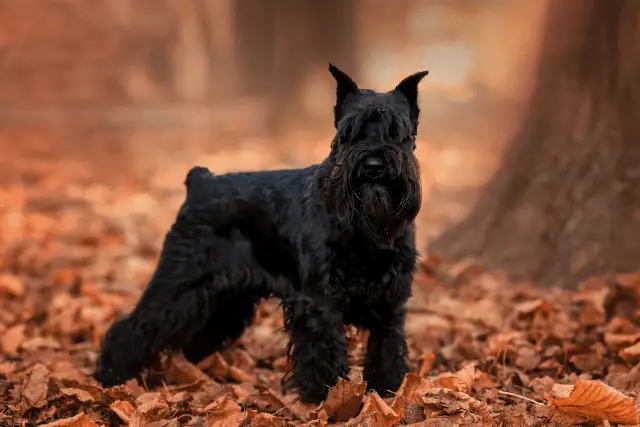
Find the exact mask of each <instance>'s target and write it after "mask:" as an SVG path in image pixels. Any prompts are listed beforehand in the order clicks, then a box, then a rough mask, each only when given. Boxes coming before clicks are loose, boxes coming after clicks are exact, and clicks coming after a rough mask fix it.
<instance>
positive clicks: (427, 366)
mask: <svg viewBox="0 0 640 427" xmlns="http://www.w3.org/2000/svg"><path fill="white" fill-rule="evenodd" d="M435 360H436V355H435V353H433V352H431V353H427V354H425V355H424V356H422V363H421V364H420V370H419V371H418V375H419V376H421V377H424V376H425V375H427V374H428V373H429V371H431V369H432V368H433V363H434V362H435Z"/></svg>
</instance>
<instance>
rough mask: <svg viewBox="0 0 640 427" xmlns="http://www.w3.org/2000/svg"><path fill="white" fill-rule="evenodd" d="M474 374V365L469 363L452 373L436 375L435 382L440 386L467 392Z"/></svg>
mask: <svg viewBox="0 0 640 427" xmlns="http://www.w3.org/2000/svg"><path fill="white" fill-rule="evenodd" d="M475 375H476V367H475V365H473V364H471V363H470V364H468V365H466V366H465V367H464V368H462V369H460V370H459V371H457V372H456V373H454V374H452V373H444V374H442V375H440V376H438V377H437V378H436V382H437V384H438V385H439V386H440V387H444V388H448V389H450V390H453V391H461V392H463V393H467V394H469V393H471V389H472V387H473V383H474V380H475Z"/></svg>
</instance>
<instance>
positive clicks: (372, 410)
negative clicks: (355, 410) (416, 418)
mask: <svg viewBox="0 0 640 427" xmlns="http://www.w3.org/2000/svg"><path fill="white" fill-rule="evenodd" d="M360 414H371V415H373V414H379V415H381V416H378V417H377V422H378V424H376V426H377V427H391V426H393V425H395V424H397V423H398V422H399V421H400V416H399V415H398V413H397V412H396V411H394V410H393V409H391V407H390V406H389V405H387V404H386V402H385V401H384V400H382V398H381V397H380V395H378V393H376V392H375V391H373V392H371V393H370V394H369V395H367V397H366V398H365V401H364V405H363V406H362V410H361V411H360Z"/></svg>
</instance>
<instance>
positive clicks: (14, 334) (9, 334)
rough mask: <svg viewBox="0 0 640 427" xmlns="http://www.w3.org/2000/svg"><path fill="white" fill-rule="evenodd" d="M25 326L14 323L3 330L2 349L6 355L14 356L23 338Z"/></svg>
mask: <svg viewBox="0 0 640 427" xmlns="http://www.w3.org/2000/svg"><path fill="white" fill-rule="evenodd" d="M25 330H26V326H25V325H24V324H19V325H14V326H12V327H10V328H9V329H7V330H6V331H4V333H3V334H2V341H0V343H2V351H3V352H4V353H6V354H8V355H11V356H15V355H17V354H18V349H19V348H20V344H22V342H23V341H24V340H25V336H24V333H25Z"/></svg>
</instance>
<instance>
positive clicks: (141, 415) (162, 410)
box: [129, 402, 170, 427]
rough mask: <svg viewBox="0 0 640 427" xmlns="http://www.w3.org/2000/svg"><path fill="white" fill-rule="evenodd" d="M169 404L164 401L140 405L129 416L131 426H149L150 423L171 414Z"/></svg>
mask: <svg viewBox="0 0 640 427" xmlns="http://www.w3.org/2000/svg"><path fill="white" fill-rule="evenodd" d="M169 412H170V410H169V405H167V404H166V403H164V402H156V403H144V404H142V405H139V406H138V407H137V408H136V410H135V411H133V413H132V414H131V416H130V417H129V426H130V427H148V425H149V424H150V423H153V422H156V421H161V420H164V419H165V418H167V415H169Z"/></svg>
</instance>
